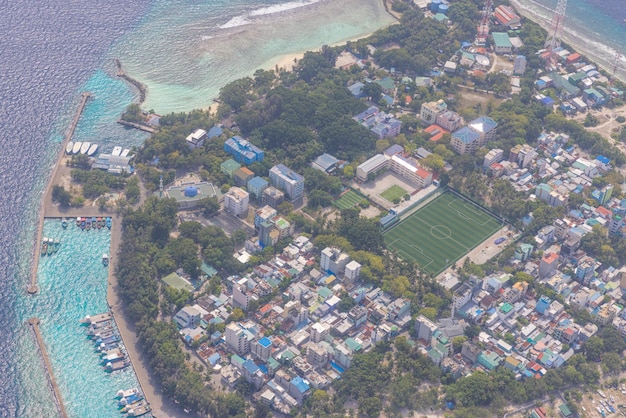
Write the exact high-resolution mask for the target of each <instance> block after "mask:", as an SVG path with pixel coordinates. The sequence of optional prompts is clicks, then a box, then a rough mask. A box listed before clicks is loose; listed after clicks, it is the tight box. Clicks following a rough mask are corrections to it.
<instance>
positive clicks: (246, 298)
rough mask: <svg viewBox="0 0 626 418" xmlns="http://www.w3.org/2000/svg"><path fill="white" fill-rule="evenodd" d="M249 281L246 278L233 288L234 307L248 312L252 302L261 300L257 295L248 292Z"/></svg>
mask: <svg viewBox="0 0 626 418" xmlns="http://www.w3.org/2000/svg"><path fill="white" fill-rule="evenodd" d="M247 281H248V279H246V278H244V279H241V280H239V281H238V282H237V283H235V285H234V286H233V305H235V307H238V308H241V309H243V310H244V311H247V310H248V308H249V306H250V301H252V300H258V299H259V298H258V297H257V295H255V294H254V293H252V292H250V291H249V290H248V286H247V285H246V282H247Z"/></svg>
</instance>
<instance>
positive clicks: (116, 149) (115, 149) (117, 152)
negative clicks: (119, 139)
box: [111, 145, 122, 157]
mask: <svg viewBox="0 0 626 418" xmlns="http://www.w3.org/2000/svg"><path fill="white" fill-rule="evenodd" d="M121 153H122V147H120V146H119V145H116V146H114V147H113V151H111V155H113V156H114V157H119V156H120V154H121Z"/></svg>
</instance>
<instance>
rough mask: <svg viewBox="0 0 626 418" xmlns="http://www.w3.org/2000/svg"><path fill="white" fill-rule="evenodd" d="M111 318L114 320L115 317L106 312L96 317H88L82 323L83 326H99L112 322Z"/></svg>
mask: <svg viewBox="0 0 626 418" xmlns="http://www.w3.org/2000/svg"><path fill="white" fill-rule="evenodd" d="M111 318H113V317H112V316H111V313H110V312H104V313H101V314H97V315H94V316H87V317H85V318H84V319H81V320H80V322H81V323H83V324H88V325H90V324H98V323H100V322H106V321H110V320H111Z"/></svg>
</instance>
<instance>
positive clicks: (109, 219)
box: [104, 216, 113, 229]
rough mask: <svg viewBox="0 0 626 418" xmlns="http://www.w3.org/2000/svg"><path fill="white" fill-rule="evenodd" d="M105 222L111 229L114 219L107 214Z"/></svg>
mask: <svg viewBox="0 0 626 418" xmlns="http://www.w3.org/2000/svg"><path fill="white" fill-rule="evenodd" d="M104 222H105V224H106V226H107V228H109V229H111V225H113V220H112V219H111V217H110V216H107V218H106V219H105V221H104Z"/></svg>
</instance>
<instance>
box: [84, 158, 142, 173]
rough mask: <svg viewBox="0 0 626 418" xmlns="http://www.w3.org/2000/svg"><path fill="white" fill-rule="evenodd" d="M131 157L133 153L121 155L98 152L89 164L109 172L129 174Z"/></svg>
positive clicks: (131, 169) (131, 170) (130, 171)
mask: <svg viewBox="0 0 626 418" xmlns="http://www.w3.org/2000/svg"><path fill="white" fill-rule="evenodd" d="M133 158H134V155H131V156H126V157H122V156H121V155H112V154H100V155H98V156H97V157H96V158H95V161H94V162H93V163H92V164H91V168H97V169H100V170H105V171H107V172H109V173H111V174H124V173H126V174H130V173H132V172H133V168H132V166H131V165H130V160H132V159H133Z"/></svg>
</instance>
